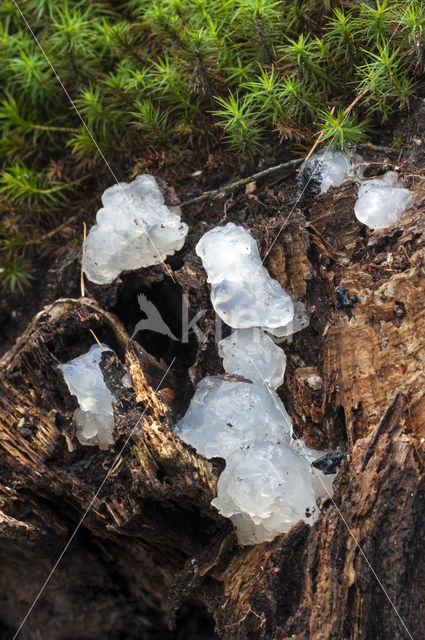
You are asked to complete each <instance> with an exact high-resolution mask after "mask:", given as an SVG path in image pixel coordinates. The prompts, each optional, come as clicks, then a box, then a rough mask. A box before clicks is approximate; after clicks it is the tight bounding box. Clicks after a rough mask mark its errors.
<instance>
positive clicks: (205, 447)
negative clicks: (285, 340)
mask: <svg viewBox="0 0 425 640" xmlns="http://www.w3.org/2000/svg"><path fill="white" fill-rule="evenodd" d="M196 251H197V253H198V255H200V256H201V258H202V261H203V264H204V267H205V269H206V271H207V274H208V280H209V282H210V283H211V300H212V303H213V306H214V308H215V310H216V312H217V313H218V315H219V316H220V317H221V318H222V319H223V320H225V321H226V322H227V323H228V324H230V325H231V326H233V327H238V328H237V330H236V331H234V332H233V333H232V334H231V335H230V336H229V337H227V338H225V339H224V340H221V341H220V343H219V346H218V349H219V355H220V356H221V357H222V358H223V367H224V369H225V371H226V373H227V374H233V375H235V376H241V377H242V378H243V379H240V378H239V379H237V378H236V379H234V380H232V379H228V378H226V379H222V378H219V377H206V378H204V379H203V380H201V382H200V383H199V384H198V385H197V388H196V391H195V395H194V397H193V398H192V401H191V403H190V405H189V408H188V410H187V412H186V414H185V415H184V416H183V417H182V418H181V420H180V421H179V422H178V423H177V427H176V433H177V434H178V435H179V436H180V438H182V440H184V441H185V442H187V443H188V444H191V445H192V446H194V447H195V448H196V449H197V451H198V452H199V453H201V454H202V455H204V456H206V457H207V458H212V457H221V458H224V459H225V461H226V467H225V469H224V471H223V472H222V474H221V476H220V478H219V481H218V487H217V491H218V492H217V497H216V498H215V499H214V500H213V502H212V504H213V505H214V506H215V507H216V508H217V509H218V510H219V512H220V513H221V514H222V515H224V516H226V517H228V518H231V520H232V522H233V523H234V525H235V526H236V528H237V532H238V537H239V541H240V542H241V544H245V545H249V544H257V543H259V542H263V541H266V540H272V539H273V538H274V537H275V536H276V535H278V534H279V533H284V532H286V531H288V530H289V529H290V528H291V527H292V526H293V525H294V524H296V523H297V522H298V521H299V520H300V519H303V520H305V521H306V522H308V523H309V524H312V523H313V522H314V521H315V520H316V519H317V517H318V514H319V510H318V507H317V499H318V498H321V497H323V496H325V495H328V493H330V492H331V491H332V479H333V477H331V476H328V477H326V476H325V475H324V474H323V473H322V472H321V471H320V470H319V469H314V468H313V467H312V465H311V463H312V462H313V461H314V460H315V459H316V458H319V457H321V456H322V455H323V452H316V451H312V450H310V449H308V448H307V447H306V446H305V444H304V443H303V442H302V441H300V440H294V438H293V436H292V421H291V419H290V417H289V415H288V413H287V411H286V409H285V407H284V405H283V403H282V401H281V399H280V398H279V397H278V395H277V394H276V392H275V391H274V389H276V388H277V387H278V386H280V385H281V384H282V382H283V377H284V373H285V365H286V357H285V354H284V352H283V351H282V350H281V349H280V348H279V347H278V346H277V345H276V344H275V343H274V341H273V339H272V338H271V337H270V336H268V335H267V334H266V333H264V329H266V330H267V331H268V332H270V333H273V331H275V330H277V329H279V328H280V330H281V331H282V327H283V326H285V325H287V327H288V329H287V332H286V333H285V331H283V334H284V335H289V334H290V333H291V328H294V327H293V325H292V320H293V309H294V307H293V304H292V300H291V299H290V297H289V296H288V294H287V293H286V292H285V291H284V290H283V289H282V287H281V286H280V285H279V284H278V283H277V282H276V281H275V280H272V279H271V278H270V276H269V274H268V273H267V271H266V269H265V268H264V267H263V266H262V264H261V259H260V255H259V252H258V248H257V244H256V242H255V240H254V239H253V238H252V236H251V234H250V233H249V232H248V231H245V230H244V229H243V228H242V227H238V226H236V225H235V224H233V223H229V224H227V225H226V226H225V227H216V228H215V229H212V230H211V231H209V232H207V233H206V234H205V235H204V236H203V237H202V238H201V240H200V241H199V243H198V245H197V248H196ZM271 283H274V284H271ZM276 285H277V286H276ZM301 311H302V310H301ZM302 315H303V314H302V313H301V314H300V317H301V316H302ZM303 322H306V320H305V319H304V320H303ZM307 323H308V320H307ZM298 328H299V329H300V328H301V326H299V327H298ZM246 380H249V381H251V382H247V381H246Z"/></svg>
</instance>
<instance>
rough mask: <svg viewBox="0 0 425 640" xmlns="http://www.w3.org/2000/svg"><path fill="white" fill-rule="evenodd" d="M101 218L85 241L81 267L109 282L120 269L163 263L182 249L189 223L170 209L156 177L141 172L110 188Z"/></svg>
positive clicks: (93, 278)
mask: <svg viewBox="0 0 425 640" xmlns="http://www.w3.org/2000/svg"><path fill="white" fill-rule="evenodd" d="M102 204H103V207H102V209H100V210H99V211H98V213H97V223H96V224H95V225H94V226H93V227H92V228H91V229H90V231H89V234H88V236H87V239H86V242H85V250H84V256H83V271H84V273H85V274H86V276H87V278H88V279H89V280H90V281H91V282H95V283H96V284H110V283H111V282H113V281H114V280H115V278H116V277H117V276H118V275H119V274H120V273H121V272H122V271H127V270H133V269H140V268H141V267H149V266H151V265H154V264H159V263H160V262H163V261H164V260H165V258H166V257H167V256H169V255H173V254H174V252H175V251H178V250H179V249H181V248H182V246H183V244H184V240H185V237H186V234H187V230H188V227H187V225H186V224H185V223H184V222H182V221H181V219H180V211H179V210H178V209H177V212H176V211H171V210H170V209H169V208H168V207H167V206H166V205H165V204H164V198H163V195H162V193H161V191H160V189H159V187H158V185H157V183H156V180H155V178H154V177H153V176H150V175H141V176H138V177H137V178H136V179H135V180H133V182H130V183H126V182H120V183H119V184H116V185H114V186H112V187H109V188H108V189H106V191H105V192H104V194H103V195H102Z"/></svg>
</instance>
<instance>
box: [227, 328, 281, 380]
mask: <svg viewBox="0 0 425 640" xmlns="http://www.w3.org/2000/svg"><path fill="white" fill-rule="evenodd" d="M218 353H219V355H220V356H221V357H222V358H223V368H224V370H225V371H226V373H234V374H236V375H239V376H243V377H244V378H246V379H247V380H251V381H252V382H261V383H266V384H268V385H269V386H270V388H271V389H277V387H280V385H281V384H282V383H283V376H284V375H285V367H286V356H285V352H284V351H283V350H282V349H280V347H278V346H277V345H276V344H275V343H274V342H273V340H272V339H271V338H270V336H268V335H267V334H266V333H264V331H262V330H261V329H258V328H253V329H236V330H235V331H234V332H233V333H232V334H231V335H230V336H228V337H227V338H224V339H223V340H220V342H219V343H218Z"/></svg>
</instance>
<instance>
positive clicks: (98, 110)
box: [0, 0, 425, 295]
mask: <svg viewBox="0 0 425 640" xmlns="http://www.w3.org/2000/svg"><path fill="white" fill-rule="evenodd" d="M19 10H20V11H21V12H22V13H20V11H19ZM24 18H25V20H26V21H27V23H28V24H26V23H25V20H24ZM28 25H29V27H30V28H31V30H32V32H33V35H32V34H31V33H30V31H29V29H28ZM424 27H425V2H422V1H413V2H407V3H406V2H401V1H393V2H390V1H387V0H381V1H379V0H378V1H376V2H375V1H374V2H363V1H360V2H351V1H345V2H332V1H323V2H322V1H321V2H319V1H317V0H308V1H303V0H299V1H298V0H295V1H285V0H281V1H274V0H273V1H272V0H229V1H228V2H222V1H221V0H220V1H218V0H189V1H187V2H181V1H180V0H159V1H153V0H127V1H123V2H107V1H106V0H105V1H102V2H101V1H99V0H97V1H96V0H89V1H85V2H81V1H80V0H37V1H36V0H17V4H16V3H15V2H13V0H4V2H2V3H1V6H0V78H1V86H2V89H1V94H2V95H1V106H0V122H1V124H2V137H1V140H0V171H1V173H0V238H1V252H0V265H1V268H2V273H1V275H2V280H3V287H6V288H9V289H11V290H12V291H14V292H15V294H17V295H19V293H20V291H21V290H24V291H25V290H27V291H28V290H29V289H28V286H29V285H31V283H32V280H31V278H32V277H39V275H38V274H36V273H35V272H34V265H35V264H37V260H39V258H37V256H40V255H42V256H43V255H46V253H47V254H52V253H56V255H57V254H58V253H60V252H63V251H64V250H65V249H66V248H67V247H69V245H70V244H72V243H76V242H80V241H81V235H82V233H81V228H82V221H83V220H85V221H86V222H87V223H88V224H89V225H90V224H91V223H92V221H93V220H94V216H95V212H96V209H97V207H98V202H99V196H100V194H101V192H102V191H103V190H104V188H106V186H108V185H110V184H111V183H113V182H114V177H113V176H112V175H111V172H110V171H109V169H108V167H107V166H106V163H105V159H106V160H107V162H108V163H109V166H110V167H111V169H112V171H113V173H114V175H115V176H116V177H117V178H118V179H119V180H126V179H129V178H131V177H132V176H134V175H136V174H137V173H140V172H142V171H147V172H151V173H153V174H155V175H158V176H161V177H164V178H166V179H168V180H169V181H170V182H171V183H172V184H174V185H175V186H179V187H181V186H184V185H185V184H187V183H188V181H189V182H190V180H191V178H190V175H191V174H192V173H193V172H195V171H199V170H200V169H202V170H203V172H204V173H203V176H202V178H201V179H200V180H199V181H198V186H199V188H201V189H202V188H203V187H208V186H210V185H211V183H213V184H217V183H219V182H220V180H221V179H222V178H223V179H224V180H225V181H227V178H228V176H229V174H230V173H236V174H237V173H238V172H239V173H241V172H248V171H249V170H250V169H252V168H254V166H257V165H258V163H259V162H263V163H264V161H266V162H272V161H274V160H276V159H277V160H281V159H282V158H285V157H288V154H289V153H294V152H295V153H302V152H303V150H305V149H308V148H309V147H310V146H311V144H312V143H313V142H314V140H315V139H316V136H317V135H318V134H323V140H324V141H326V142H327V143H335V144H339V145H343V144H345V143H347V142H356V141H359V140H363V139H367V138H368V137H370V136H374V135H375V137H376V132H377V127H381V126H382V125H383V124H384V125H385V123H387V124H388V122H392V121H394V120H395V121H396V120H397V118H398V114H399V113H400V109H403V110H406V109H408V108H409V104H410V103H411V101H412V97H413V96H414V92H415V90H416V87H417V85H418V83H420V79H421V77H422V73H423V67H424V60H423V37H424ZM33 36H35V37H36V38H37V40H38V42H39V44H40V45H41V48H40V47H39V46H38V44H37V42H36V40H35V38H34V37H33ZM46 56H47V58H46ZM49 61H50V62H51V64H52V65H53V67H54V69H55V71H56V72H57V75H58V77H59V78H60V82H61V83H62V86H61V84H60V83H59V80H58V78H57V77H55V75H54V73H53V71H52V68H51V67H50V65H49ZM65 91H66V94H67V95H66V94H65ZM359 96H361V99H359V100H358V102H356V104H355V107H354V108H352V109H351V110H350V112H349V113H346V114H344V109H346V108H347V106H349V105H352V104H353V101H355V100H356V98H358V97H359ZM70 99H72V100H73V102H74V104H75V107H76V108H77V109H78V111H79V113H80V115H81V118H82V120H83V121H84V123H85V125H86V126H84V125H83V123H82V120H80V118H79V116H78V115H77V112H76V110H75V109H74V107H73V106H72V105H71V103H70ZM332 108H334V112H333V115H331V110H332ZM86 127H87V128H86ZM398 143H400V140H398ZM102 154H104V156H103V157H102ZM56 230H57V231H56Z"/></svg>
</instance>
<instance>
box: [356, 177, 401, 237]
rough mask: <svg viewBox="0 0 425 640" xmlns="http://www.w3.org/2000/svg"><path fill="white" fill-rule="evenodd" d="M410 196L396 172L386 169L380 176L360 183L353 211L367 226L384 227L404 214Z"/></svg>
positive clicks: (373, 227)
mask: <svg viewBox="0 0 425 640" xmlns="http://www.w3.org/2000/svg"><path fill="white" fill-rule="evenodd" d="M410 196H411V193H410V191H409V189H406V188H404V187H403V185H402V184H401V183H400V181H399V179H398V175H397V173H396V172H395V171H387V173H385V174H384V175H383V176H382V177H381V178H374V179H372V180H365V181H364V182H363V183H362V184H361V186H360V189H359V193H358V196H357V202H356V204H355V206H354V213H355V215H356V218H357V219H358V220H359V221H360V222H362V223H363V224H365V225H367V226H368V227H370V228H372V229H385V228H386V227H389V226H390V225H392V224H394V222H397V220H400V218H401V217H402V216H403V215H404V213H405V211H406V209H407V206H408V204H409V200H410Z"/></svg>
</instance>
